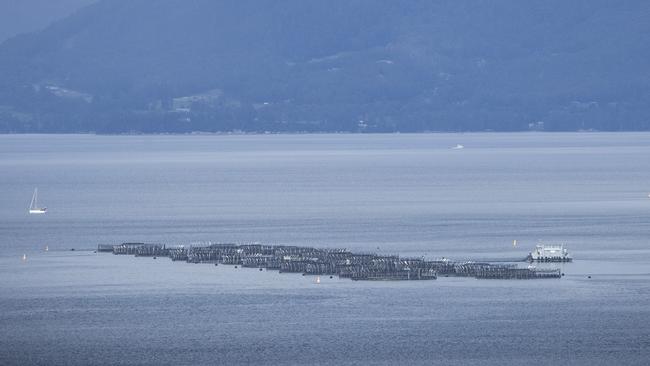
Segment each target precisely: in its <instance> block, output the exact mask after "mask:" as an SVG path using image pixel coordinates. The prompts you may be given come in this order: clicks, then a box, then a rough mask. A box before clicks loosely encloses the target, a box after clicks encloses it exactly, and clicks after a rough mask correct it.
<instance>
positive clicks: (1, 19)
mask: <svg viewBox="0 0 650 366" xmlns="http://www.w3.org/2000/svg"><path fill="white" fill-rule="evenodd" d="M95 1H97V0H0V42H3V41H5V40H6V39H7V38H11V37H13V36H15V35H17V34H19V33H25V32H33V31H36V30H39V29H42V28H44V27H46V26H47V25H48V24H50V23H51V22H53V21H55V20H57V19H60V18H63V17H65V16H66V15H69V14H70V13H72V12H74V11H75V10H77V9H79V8H80V7H83V6H85V5H88V4H90V3H93V2H95Z"/></svg>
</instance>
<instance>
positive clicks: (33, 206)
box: [29, 188, 47, 214]
mask: <svg viewBox="0 0 650 366" xmlns="http://www.w3.org/2000/svg"><path fill="white" fill-rule="evenodd" d="M46 211H47V207H38V188H34V194H33V195H32V202H31V203H30V204H29V213H30V214H44V213H45V212H46Z"/></svg>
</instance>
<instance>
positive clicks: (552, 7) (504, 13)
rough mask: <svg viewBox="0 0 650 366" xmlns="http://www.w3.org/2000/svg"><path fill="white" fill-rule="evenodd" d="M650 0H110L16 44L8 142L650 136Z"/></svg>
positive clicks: (4, 122) (4, 74) (6, 118)
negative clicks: (82, 137) (74, 135)
mask: <svg viewBox="0 0 650 366" xmlns="http://www.w3.org/2000/svg"><path fill="white" fill-rule="evenodd" d="M648 60H650V2H648V1H645V0H640V1H632V0H630V1H611V0H572V1H566V0H545V1H520V0H490V1H481V0H475V1H462V0H442V1H435V0H404V1H395V0H347V1H343V0H341V1H326V0H320V1H316V0H233V1H214V0H103V1H99V2H97V3H95V4H92V5H90V6H88V7H86V8H83V9H81V10H80V11H78V12H76V13H75V14H73V15H71V16H69V17H67V18H65V19H63V20H61V21H58V22H56V23H54V24H53V25H51V26H50V27H48V28H46V29H44V30H43V31H40V32H37V33H32V34H28V35H21V36H17V37H14V38H11V39H9V40H7V41H5V42H4V43H2V44H1V45H0V132H89V131H90V132H92V131H94V132H98V133H121V132H145V133H148V132H191V131H254V132H263V131H272V132H281V131H290V132H312V131H313V132H315V131H353V132H375V131H402V132H409V131H484V130H495V131H522V130H531V129H532V130H542V129H543V130H547V131H558V130H587V129H594V130H648V129H650V62H649V61H648Z"/></svg>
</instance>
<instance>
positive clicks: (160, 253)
mask: <svg viewBox="0 0 650 366" xmlns="http://www.w3.org/2000/svg"><path fill="white" fill-rule="evenodd" d="M97 251H98V252H111V253H113V254H117V255H134V256H136V257H153V258H154V259H155V258H158V257H167V258H170V259H171V260H172V261H184V262H187V263H212V264H214V265H218V264H229V265H237V266H241V267H249V268H259V269H260V270H261V269H267V270H277V271H279V272H280V273H302V274H303V275H318V276H320V275H328V276H335V275H336V276H338V277H340V278H349V279H352V280H365V281H372V280H374V281H382V280H435V279H437V278H438V276H445V277H449V276H459V277H474V278H480V279H541V278H561V276H562V274H561V273H560V270H559V269H537V268H534V267H531V266H529V267H528V268H519V267H518V266H517V265H516V264H492V263H480V262H472V261H465V262H456V261H450V260H447V259H442V260H425V259H424V258H407V257H400V256H398V255H379V254H372V253H352V252H350V251H348V250H346V249H329V248H328V249H319V248H312V247H302V246H287V245H262V244H205V245H190V246H183V245H174V246H167V245H165V244H147V243H122V244H118V245H105V244H101V245H98V247H97Z"/></svg>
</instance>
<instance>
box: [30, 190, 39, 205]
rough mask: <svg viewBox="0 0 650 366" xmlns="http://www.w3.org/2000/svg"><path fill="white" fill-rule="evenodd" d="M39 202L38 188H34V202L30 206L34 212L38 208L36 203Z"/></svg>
mask: <svg viewBox="0 0 650 366" xmlns="http://www.w3.org/2000/svg"><path fill="white" fill-rule="evenodd" d="M37 200H38V188H34V194H32V202H31V203H30V204H29V209H30V210H33V209H35V208H36V201H37Z"/></svg>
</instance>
